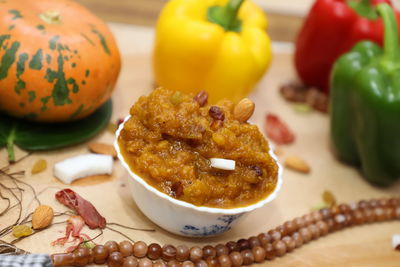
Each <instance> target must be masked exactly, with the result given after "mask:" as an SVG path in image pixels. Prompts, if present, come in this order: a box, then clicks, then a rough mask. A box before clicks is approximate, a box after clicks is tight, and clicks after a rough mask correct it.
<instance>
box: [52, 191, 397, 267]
mask: <svg viewBox="0 0 400 267" xmlns="http://www.w3.org/2000/svg"><path fill="white" fill-rule="evenodd" d="M389 220H400V198H390V199H379V200H376V199H373V200H369V201H365V200H361V201H359V202H358V203H353V204H350V205H348V204H340V205H335V206H332V207H331V208H323V209H320V210H318V211H314V212H311V213H309V214H306V215H304V216H302V217H297V218H295V219H293V220H290V221H286V222H285V223H284V224H282V225H279V226H278V227H276V228H275V229H271V230H269V231H268V232H265V233H260V234H259V235H258V236H252V237H250V238H248V239H239V240H238V241H236V242H235V241H229V242H227V243H226V244H218V245H216V246H211V245H206V246H204V247H203V248H201V247H198V246H194V247H191V248H189V247H188V246H186V245H179V246H176V247H175V246H173V245H170V244H166V245H164V246H162V247H161V246H160V245H159V244H157V243H152V244H149V245H147V244H146V243H145V242H143V241H137V242H135V243H132V242H130V241H122V242H120V243H117V242H115V241H108V242H107V243H105V244H104V245H97V246H95V247H94V248H93V249H88V248H79V249H77V250H75V251H74V252H72V253H61V254H53V255H51V258H52V261H53V265H54V266H55V267H59V266H86V265H88V264H93V263H95V264H108V266H109V267H121V266H122V267H207V266H209V267H240V266H243V265H250V264H253V263H261V262H263V261H265V260H273V259H274V258H275V257H282V256H284V255H285V254H286V253H290V252H292V251H293V250H294V249H297V248H300V247H301V246H302V245H304V244H306V243H308V242H310V241H312V240H316V239H318V238H319V237H321V236H325V235H327V234H329V233H333V232H335V231H338V230H341V229H343V228H346V227H351V226H356V225H361V224H366V223H372V222H383V221H389Z"/></svg>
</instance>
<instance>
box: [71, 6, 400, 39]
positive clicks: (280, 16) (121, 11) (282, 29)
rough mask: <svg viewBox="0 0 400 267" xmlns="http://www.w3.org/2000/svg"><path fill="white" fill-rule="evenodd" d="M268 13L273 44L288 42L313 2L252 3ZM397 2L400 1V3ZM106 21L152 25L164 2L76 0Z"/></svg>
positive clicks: (293, 37)
mask: <svg viewBox="0 0 400 267" xmlns="http://www.w3.org/2000/svg"><path fill="white" fill-rule="evenodd" d="M254 1H255V2H257V3H258V4H259V5H260V6H261V7H262V8H263V9H264V10H265V12H266V13H267V14H268V19H269V29H268V32H269V35H270V37H271V38H272V40H274V41H286V42H291V41H293V40H294V39H295V36H296V33H297V31H298V30H299V28H300V25H301V21H302V17H304V16H305V15H306V14H307V12H308V9H309V8H310V6H311V4H312V3H313V0H279V1H276V0H254ZM399 1H400V0H399ZM78 2H80V3H82V4H83V5H85V6H86V7H88V8H89V9H90V10H92V11H93V12H94V13H96V14H97V15H98V16H100V17H101V18H103V19H104V20H106V21H108V22H119V23H127V24H134V25H141V26H154V25H155V24H156V20H157V16H158V14H159V12H160V10H161V8H162V6H163V5H164V4H165V3H166V2H167V0H112V1H110V0H78Z"/></svg>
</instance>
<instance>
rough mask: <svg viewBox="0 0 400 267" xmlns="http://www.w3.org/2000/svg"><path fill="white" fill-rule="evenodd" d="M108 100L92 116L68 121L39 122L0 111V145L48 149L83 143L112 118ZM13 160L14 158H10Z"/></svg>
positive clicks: (28, 148) (110, 104) (110, 105)
mask: <svg viewBox="0 0 400 267" xmlns="http://www.w3.org/2000/svg"><path fill="white" fill-rule="evenodd" d="M111 113H112V103H111V100H109V101H108V102H107V103H105V104H104V105H103V106H101V107H100V108H99V109H98V110H96V111H95V112H94V113H93V114H92V115H90V116H89V117H86V118H84V119H81V120H78V121H72V122H65V123H48V124H45V123H37V122H30V121H26V120H22V119H16V118H13V117H10V116H8V115H4V114H0V147H4V146H6V145H7V146H8V152H9V156H11V155H10V152H11V151H10V146H11V147H12V144H16V145H17V146H19V147H20V148H22V149H26V150H32V151H33V150H48V149H55V148H61V147H66V146H71V145H75V144H78V143H82V142H84V141H86V140H88V139H90V138H92V137H94V136H95V135H96V134H97V133H99V132H100V131H101V130H102V129H103V128H104V127H105V126H107V124H108V122H109V121H110V118H111ZM9 159H10V160H11V161H12V158H11V157H9Z"/></svg>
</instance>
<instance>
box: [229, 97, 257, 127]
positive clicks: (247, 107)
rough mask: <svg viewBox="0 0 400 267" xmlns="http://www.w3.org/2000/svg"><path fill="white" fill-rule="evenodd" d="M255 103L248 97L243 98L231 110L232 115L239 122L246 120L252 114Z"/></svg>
mask: <svg viewBox="0 0 400 267" xmlns="http://www.w3.org/2000/svg"><path fill="white" fill-rule="evenodd" d="M254 109H255V105H254V103H253V101H251V100H250V99H248V98H243V99H242V100H240V102H239V103H237V105H236V106H235V108H234V110H233V117H234V118H235V120H238V121H239V122H246V121H247V120H248V119H250V117H251V116H252V115H253V113H254Z"/></svg>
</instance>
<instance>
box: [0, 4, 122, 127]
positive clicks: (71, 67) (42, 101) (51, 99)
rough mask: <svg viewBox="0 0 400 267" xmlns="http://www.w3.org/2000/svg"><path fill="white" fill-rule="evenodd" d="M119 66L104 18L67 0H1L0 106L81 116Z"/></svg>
mask: <svg viewBox="0 0 400 267" xmlns="http://www.w3.org/2000/svg"><path fill="white" fill-rule="evenodd" d="M120 68H121V59H120V54H119V51H118V47H117V45H116V43H115V41H114V38H113V36H112V34H111V32H110V30H109V29H108V27H107V26H106V25H105V23H104V22H103V21H101V20H100V19H99V18H97V17H96V16H95V15H93V14H92V13H91V12H90V11H88V10H87V9H86V8H84V7H82V6H81V5H79V4H77V3H75V2H73V1H69V0H40V1H39V0H35V1H32V0H0V110H2V111H5V112H6V113H8V114H10V115H12V116H16V117H23V118H27V119H30V120H35V121H42V122H60V121H69V120H76V119H80V118H83V117H85V116H88V115H90V114H91V113H92V112H94V111H95V110H96V109H97V108H98V107H99V106H101V105H102V104H103V103H104V102H105V101H106V100H108V99H109V98H110V96H111V93H112V91H113V88H114V86H115V83H116V80H117V78H118V74H119V71H120Z"/></svg>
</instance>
